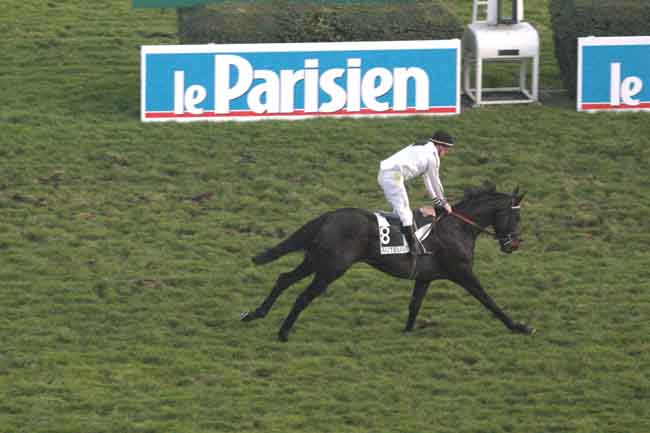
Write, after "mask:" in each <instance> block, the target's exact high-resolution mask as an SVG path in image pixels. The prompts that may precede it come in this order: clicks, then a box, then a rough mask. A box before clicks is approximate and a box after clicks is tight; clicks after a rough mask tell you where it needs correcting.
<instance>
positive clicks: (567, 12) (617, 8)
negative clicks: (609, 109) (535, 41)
mask: <svg viewBox="0 0 650 433" xmlns="http://www.w3.org/2000/svg"><path fill="white" fill-rule="evenodd" d="M549 8H550V13H551V24H552V26H553V32H554V41H555V56H556V57H557V61H558V64H559V67H560V71H561V73H562V78H563V80H564V83H565V85H566V87H567V89H568V90H569V92H570V94H571V96H572V97H574V98H575V96H576V82H577V64H578V38H579V37H583V36H644V35H650V1H648V0H551V2H550V5H549Z"/></svg>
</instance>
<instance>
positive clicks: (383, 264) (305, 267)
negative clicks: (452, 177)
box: [241, 186, 535, 341]
mask: <svg viewBox="0 0 650 433" xmlns="http://www.w3.org/2000/svg"><path fill="white" fill-rule="evenodd" d="M523 196H524V194H520V193H519V188H517V189H515V191H513V192H512V194H504V193H499V192H497V191H496V189H495V188H494V186H490V187H484V188H480V189H476V190H474V191H467V192H466V193H465V198H464V199H463V201H462V202H460V203H458V204H457V205H456V206H455V207H454V213H453V214H451V215H446V216H444V217H442V218H441V219H440V220H439V221H438V222H437V223H436V224H435V230H434V232H433V233H432V234H431V235H430V236H429V237H428V238H427V239H425V240H424V241H423V244H424V246H425V248H426V249H427V250H428V251H430V252H431V253H432V254H431V255H426V256H418V257H417V259H416V258H415V257H414V256H412V255H411V254H399V255H381V254H380V249H379V247H380V245H379V244H380V241H379V237H378V225H377V220H376V217H375V215H374V214H373V213H372V212H368V211H366V210H363V209H338V210H335V211H332V212H327V213H325V214H323V215H321V216H319V217H318V218H315V219H314V220H312V221H310V222H308V223H307V224H305V225H304V226H302V227H301V228H299V229H298V230H297V231H296V232H295V233H293V234H292V235H291V236H289V237H288V238H287V239H286V240H284V241H282V242H280V243H279V244H278V245H276V246H275V247H273V248H270V249H268V250H266V251H264V252H263V253H261V254H259V255H257V256H255V257H254V258H253V262H254V263H255V264H258V265H262V264H265V263H269V262H271V261H273V260H276V259H277V258H279V257H281V256H283V255H285V254H288V253H291V252H294V251H300V250H303V251H304V252H305V257H304V260H303V261H302V263H300V264H299V265H298V266H297V267H296V268H295V269H294V270H292V271H290V272H287V273H283V274H280V276H279V277H278V279H277V282H276V283H275V286H274V287H273V289H272V291H271V293H270V294H269V296H268V297H267V298H266V300H264V302H263V303H262V304H261V305H260V306H259V307H258V308H257V309H256V310H255V311H252V312H246V313H242V315H241V319H242V320H243V321H251V320H255V319H261V318H263V317H265V316H266V315H267V314H268V312H269V310H270V309H271V307H272V306H273V304H274V303H275V301H276V300H277V298H278V297H279V296H280V294H281V293H282V292H283V291H284V290H285V289H286V288H287V287H289V286H290V285H292V284H294V283H296V282H297V281H299V280H301V279H303V278H305V277H307V276H309V275H311V274H314V279H313V280H312V282H311V284H309V286H308V287H307V288H306V289H305V290H304V291H303V292H302V293H301V294H300V295H299V296H298V298H297V299H296V302H295V304H294V305H293V308H292V309H291V312H290V313H289V315H288V316H287V317H286V319H285V320H284V323H283V324H282V326H281V327H280V331H279V335H278V336H279V338H280V340H282V341H287V340H288V338H289V332H290V330H291V327H292V326H293V324H294V323H295V321H296V319H297V318H298V315H300V313H301V312H302V311H303V310H304V309H305V308H307V306H308V305H309V304H310V303H311V302H312V301H313V300H314V299H315V298H316V297H318V296H319V295H321V294H322V293H323V292H324V291H325V289H326V288H327V286H329V285H330V284H331V283H332V282H333V281H334V280H336V279H337V278H339V277H341V276H342V275H343V274H344V273H345V272H346V271H347V270H348V269H349V268H350V267H351V266H352V265H353V264H354V263H356V262H365V263H367V264H369V265H371V266H373V267H375V268H377V269H379V270H380V271H383V272H385V273H387V274H390V275H393V276H396V277H400V278H407V279H409V278H410V279H414V280H415V287H414V289H413V296H412V298H411V303H410V305H409V316H408V319H407V321H406V328H405V331H406V332H408V331H411V330H413V325H414V323H415V318H416V316H417V314H418V311H419V310H420V306H421V305H422V299H423V298H424V296H425V294H426V292H427V289H428V288H429V284H430V283H431V281H433V280H439V279H446V280H450V281H453V282H454V283H456V284H458V285H460V286H462V287H463V288H465V290H467V291H468V292H469V293H470V294H471V295H472V296H474V297H475V298H476V299H477V300H478V301H480V302H481V303H482V304H483V305H484V306H485V307H486V308H487V309H489V310H490V311H491V312H492V313H493V314H494V315H495V316H496V317H497V318H498V319H500V320H501V321H502V322H503V323H504V324H505V326H507V327H508V328H509V329H511V330H513V331H516V332H520V333H523V334H533V333H534V332H535V329H534V328H532V327H531V326H528V325H526V324H523V323H519V322H516V321H514V320H512V319H511V318H510V317H509V316H508V315H507V314H506V313H505V312H504V311H503V310H502V309H501V308H500V307H499V306H498V305H497V304H496V303H495V302H494V301H493V300H492V298H491V297H490V296H489V295H488V294H487V293H486V292H485V290H484V289H483V287H482V286H481V283H480V282H479V280H478V278H477V277H476V275H475V274H474V272H473V271H472V266H473V263H474V247H475V244H476V238H477V237H478V235H479V234H480V233H482V232H489V230H488V229H487V228H488V227H493V228H494V232H493V233H491V234H492V235H493V236H494V237H495V238H496V239H497V240H498V241H499V244H500V246H501V251H503V252H504V253H507V254H510V253H512V252H513V251H515V250H516V249H518V248H519V245H520V242H521V239H520V234H521V233H520V232H521V222H520V204H521V201H522V199H523Z"/></svg>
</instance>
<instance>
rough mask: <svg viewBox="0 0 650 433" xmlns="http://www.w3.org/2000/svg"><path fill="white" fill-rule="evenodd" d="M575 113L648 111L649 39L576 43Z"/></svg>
mask: <svg viewBox="0 0 650 433" xmlns="http://www.w3.org/2000/svg"><path fill="white" fill-rule="evenodd" d="M576 99H577V105H578V111H641V110H644V111H645V110H650V36H626V37H588V38H579V39H578V89H577V98H576Z"/></svg>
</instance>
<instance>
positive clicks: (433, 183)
mask: <svg viewBox="0 0 650 433" xmlns="http://www.w3.org/2000/svg"><path fill="white" fill-rule="evenodd" d="M438 173H439V171H438V165H437V164H435V163H433V162H432V163H431V164H430V165H429V169H428V170H427V171H426V172H425V173H424V175H423V178H424V185H425V187H426V188H427V191H428V192H429V196H430V197H431V199H432V200H433V204H434V207H443V208H444V209H445V210H446V211H447V212H451V210H452V209H451V206H450V205H449V203H447V201H446V200H445V191H444V189H443V187H442V183H441V182H440V176H439V174H438Z"/></svg>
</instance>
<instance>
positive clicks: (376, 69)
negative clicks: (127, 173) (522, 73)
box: [141, 39, 460, 121]
mask: <svg viewBox="0 0 650 433" xmlns="http://www.w3.org/2000/svg"><path fill="white" fill-rule="evenodd" d="M141 92H142V95H141V117H142V121H167V120H173V121H196V120H211V121H224V120H260V119H268V118H274V119H276V118H281V119H302V118H308V117H321V116H335V117H367V116H391V115H418V114H428V115H436V114H438V115H445V114H446V115H449V114H458V113H460V40H458V39H453V40H445V41H394V42H341V43H329V42H328V43H299V44H233V45H216V44H208V45H163V46H143V47H142V49H141Z"/></svg>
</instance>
